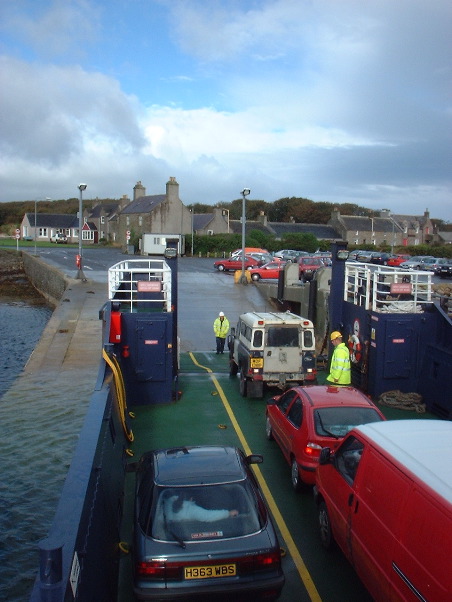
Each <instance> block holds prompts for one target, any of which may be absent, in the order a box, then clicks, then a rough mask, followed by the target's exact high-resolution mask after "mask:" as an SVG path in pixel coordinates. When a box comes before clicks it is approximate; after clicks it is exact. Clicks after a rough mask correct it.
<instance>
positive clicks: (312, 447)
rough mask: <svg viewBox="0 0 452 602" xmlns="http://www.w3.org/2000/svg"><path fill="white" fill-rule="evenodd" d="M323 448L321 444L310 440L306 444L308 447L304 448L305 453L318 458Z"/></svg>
mask: <svg viewBox="0 0 452 602" xmlns="http://www.w3.org/2000/svg"><path fill="white" fill-rule="evenodd" d="M321 449H322V446H321V445H318V444H317V443H312V442H309V443H307V444H306V447H305V448H304V453H305V454H306V455H307V456H310V457H311V458H318V457H319V456H320V451H321Z"/></svg>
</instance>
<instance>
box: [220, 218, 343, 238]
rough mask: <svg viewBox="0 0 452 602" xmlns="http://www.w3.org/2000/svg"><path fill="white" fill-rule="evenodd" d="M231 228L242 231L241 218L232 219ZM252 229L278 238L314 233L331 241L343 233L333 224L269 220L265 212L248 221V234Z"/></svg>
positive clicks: (236, 232)
mask: <svg viewBox="0 0 452 602" xmlns="http://www.w3.org/2000/svg"><path fill="white" fill-rule="evenodd" d="M230 230H231V232H233V233H235V234H239V233H241V231H242V222H241V220H231V221H230ZM252 230H259V231H260V232H263V233H264V234H266V235H268V236H274V237H275V238H276V239H278V240H281V239H282V238H283V237H285V236H287V235H288V234H313V235H314V236H315V237H316V238H317V239H318V240H329V241H331V242H334V241H337V240H341V235H340V234H339V233H338V231H337V230H335V229H334V228H333V227H332V226H329V225H326V224H301V223H296V222H294V221H291V222H269V221H268V218H267V216H266V215H265V214H264V213H261V214H260V216H259V217H258V219H257V220H247V221H246V223H245V232H246V234H249V233H250V232H251V231H252Z"/></svg>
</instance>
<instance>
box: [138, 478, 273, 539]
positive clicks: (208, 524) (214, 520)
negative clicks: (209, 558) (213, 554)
mask: <svg viewBox="0 0 452 602" xmlns="http://www.w3.org/2000/svg"><path fill="white" fill-rule="evenodd" d="M231 510H237V512H238V514H237V516H229V512H230V511H231ZM264 524H265V516H264V511H263V506H261V504H260V503H259V500H258V498H257V496H256V494H255V492H254V490H253V488H252V486H251V484H250V483H248V482H246V481H243V482H241V483H228V484H221V485H208V486H194V487H164V488H162V487H158V488H156V489H155V499H154V504H153V509H152V520H150V521H149V528H148V530H147V532H148V534H150V535H151V536H152V537H153V538H154V539H158V540H163V541H179V540H182V541H200V540H205V539H223V538H229V537H243V536H244V535H249V534H251V533H256V532H257V531H259V530H260V529H261V528H262V527H263V526H264Z"/></svg>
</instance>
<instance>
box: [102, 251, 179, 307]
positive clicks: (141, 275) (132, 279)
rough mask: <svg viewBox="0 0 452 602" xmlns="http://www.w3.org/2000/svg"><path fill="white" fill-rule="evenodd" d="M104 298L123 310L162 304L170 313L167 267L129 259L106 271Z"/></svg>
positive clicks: (153, 261)
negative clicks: (106, 294)
mask: <svg viewBox="0 0 452 602" xmlns="http://www.w3.org/2000/svg"><path fill="white" fill-rule="evenodd" d="M108 298H109V299H110V301H118V302H120V303H121V309H122V310H123V311H127V310H128V311H137V309H139V308H141V309H144V310H145V311H146V308H148V309H149V310H151V311H152V309H153V308H152V306H153V305H154V306H156V307H157V306H159V305H162V304H163V309H162V311H167V312H170V311H171V268H170V267H169V266H168V264H167V263H166V261H165V260H163V259H129V260H126V261H120V262H119V263H117V264H115V265H113V266H111V268H109V270H108Z"/></svg>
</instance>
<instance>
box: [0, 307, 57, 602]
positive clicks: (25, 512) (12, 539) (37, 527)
mask: <svg viewBox="0 0 452 602" xmlns="http://www.w3.org/2000/svg"><path fill="white" fill-rule="evenodd" d="M51 316H52V309H51V308H49V307H47V306H45V305H42V304H39V305H33V304H28V303H25V302H23V301H17V302H7V303H6V302H0V434H1V441H2V468H1V478H0V533H1V534H2V536H1V538H0V600H5V601H6V600H8V602H9V601H11V602H16V601H17V602H19V601H21V602H22V601H23V600H26V599H27V598H28V594H29V592H30V589H31V585H32V583H33V580H34V576H35V573H36V566H37V547H36V542H37V540H38V539H40V538H42V536H43V535H44V534H43V533H42V532H41V529H42V524H39V523H40V519H39V518H37V517H39V516H42V514H41V513H42V511H44V512H45V505H46V504H49V518H50V517H51V514H52V509H53V508H54V506H55V499H53V498H54V497H56V496H57V494H58V488H57V487H55V485H56V484H54V483H53V480H54V475H55V472H54V471H53V470H52V467H51V466H48V465H47V463H46V458H45V455H43V454H41V453H36V452H37V450H40V449H45V448H46V446H47V445H55V443H56V442H55V441H52V437H54V432H53V429H52V424H53V421H54V420H58V416H55V407H53V406H54V404H53V403H52V401H51V400H48V399H45V400H44V399H42V398H40V396H39V392H37V391H36V389H35V387H33V388H32V389H30V390H27V388H26V387H24V389H23V391H22V393H23V394H21V395H20V396H17V395H14V394H13V393H12V392H11V394H9V392H10V388H11V387H12V385H13V384H14V382H15V380H16V379H17V377H18V376H19V375H20V374H21V372H22V370H23V369H24V367H25V365H26V363H27V361H28V359H29V358H30V355H31V354H32V353H33V349H34V348H35V346H36V344H37V343H38V341H39V339H40V337H41V335H42V332H43V330H44V328H45V327H46V324H47V322H48V321H49V319H50V317H51ZM65 411H66V412H67V408H66V410H65ZM60 418H61V416H60ZM43 440H44V441H43ZM57 444H58V445H59V446H60V445H62V446H64V443H62V442H61V440H60V437H59V441H58V442H57ZM59 480H61V476H60V477H59ZM46 489H49V490H53V491H54V492H55V493H54V494H53V495H50V496H49V495H47V494H46Z"/></svg>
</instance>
